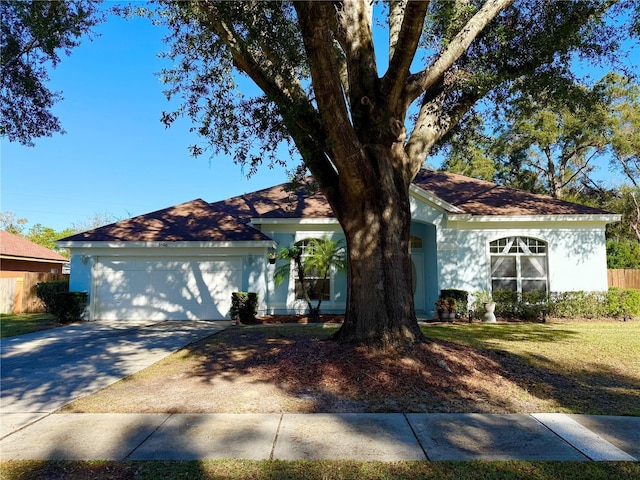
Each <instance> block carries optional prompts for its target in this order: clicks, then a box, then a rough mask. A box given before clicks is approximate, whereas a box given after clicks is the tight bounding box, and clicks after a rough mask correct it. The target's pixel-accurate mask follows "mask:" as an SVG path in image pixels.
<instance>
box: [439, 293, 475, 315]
mask: <svg viewBox="0 0 640 480" xmlns="http://www.w3.org/2000/svg"><path fill="white" fill-rule="evenodd" d="M440 298H441V299H447V298H453V299H454V300H455V310H456V314H458V315H461V316H464V317H466V316H467V311H468V309H469V293H468V292H467V291H466V290H456V289H454V288H449V289H443V290H440Z"/></svg>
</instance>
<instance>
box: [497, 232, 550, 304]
mask: <svg viewBox="0 0 640 480" xmlns="http://www.w3.org/2000/svg"><path fill="white" fill-rule="evenodd" d="M489 252H490V254H491V289H492V291H496V290H509V291H512V292H518V293H520V294H522V293H527V292H542V293H547V284H548V274H547V244H546V242H543V241H542V240H538V239H535V238H529V237H507V238H500V239H498V240H494V241H493V242H491V243H490V244H489Z"/></svg>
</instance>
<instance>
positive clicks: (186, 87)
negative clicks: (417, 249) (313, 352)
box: [158, 0, 634, 346]
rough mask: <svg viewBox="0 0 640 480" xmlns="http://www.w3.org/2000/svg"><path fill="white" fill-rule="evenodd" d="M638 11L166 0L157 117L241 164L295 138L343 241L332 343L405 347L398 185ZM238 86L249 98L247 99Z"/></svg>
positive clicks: (403, 235)
mask: <svg viewBox="0 0 640 480" xmlns="http://www.w3.org/2000/svg"><path fill="white" fill-rule="evenodd" d="M633 6H634V4H633V3H632V2H630V3H625V2H615V1H597V0H596V1H590V0H579V1H562V2H547V1H530V0H522V1H514V0H489V1H472V0H457V1H449V2H435V1H432V2H429V1H425V2H407V1H398V2H384V3H382V2H371V1H369V0H360V1H359V0H354V1H334V2H293V3H289V2H260V1H248V2H217V1H213V0H199V1H194V2H173V1H161V2H160V7H161V8H160V12H159V13H160V17H158V18H159V19H160V21H163V22H165V23H166V24H167V25H168V26H169V27H170V28H171V35H170V37H169V39H168V40H169V42H170V44H171V47H172V48H171V52H170V53H169V54H168V56H169V57H170V58H171V59H173V60H174V63H175V67H174V68H171V69H168V70H166V71H165V72H164V80H165V81H166V82H167V83H168V84H170V85H171V87H170V88H169V90H168V92H167V93H168V95H169V96H170V97H175V96H178V97H181V98H182V99H183V106H182V109H181V110H180V111H177V112H165V113H164V121H165V122H167V123H171V121H172V120H174V119H175V118H176V117H177V116H178V115H180V114H187V115H189V116H190V117H191V118H192V119H193V120H194V123H195V125H196V127H195V129H196V130H197V131H198V133H200V134H201V135H202V136H203V137H205V138H206V139H207V141H208V142H209V144H208V146H209V147H212V148H213V149H214V151H216V152H217V151H224V152H227V153H233V154H234V155H235V156H236V159H237V161H239V162H241V163H248V164H249V165H251V167H252V168H257V167H258V165H259V164H260V163H262V162H263V161H265V160H267V161H269V162H274V161H280V160H281V158H280V157H278V151H277V145H278V144H279V143H281V142H283V141H285V142H286V141H290V142H291V144H290V145H291V147H292V148H295V149H297V151H298V152H299V154H300V156H301V158H302V161H303V164H304V168H306V169H308V171H310V172H311V174H312V175H313V178H314V180H315V182H316V183H317V185H318V187H319V188H320V189H321V191H322V192H323V193H324V194H325V196H326V197H327V200H328V201H329V203H330V204H331V206H332V208H333V211H334V213H335V215H336V217H337V219H338V221H339V222H340V225H341V226H342V228H343V230H344V233H345V235H346V239H347V248H348V272H347V275H348V292H347V308H346V318H345V322H344V324H343V326H342V328H341V329H340V330H339V331H338V332H337V334H336V338H337V339H338V340H340V341H346V342H358V343H362V342H364V343H370V344H377V345H383V346H397V345H410V344H412V343H414V342H416V341H420V340H421V339H422V334H421V332H420V329H419V328H418V324H417V321H416V315H415V311H414V307H413V298H412V288H411V259H410V253H409V239H410V222H411V214H410V207H409V186H410V184H411V182H412V180H413V179H414V177H415V175H416V174H417V173H418V171H419V170H420V168H421V167H422V166H423V164H424V162H425V159H426V158H427V157H428V156H429V154H430V151H431V150H432V148H433V147H434V145H435V144H436V143H437V142H438V141H439V140H440V139H441V138H442V137H443V135H445V134H447V133H448V132H450V130H451V129H452V128H453V127H454V126H455V125H456V124H457V123H458V122H459V121H460V120H461V119H463V118H464V117H465V116H466V115H468V114H469V113H470V112H471V110H472V109H473V107H474V105H475V104H477V102H479V101H480V100H482V99H483V98H485V97H487V96H493V97H494V99H499V97H500V96H501V95H502V96H506V95H508V92H509V91H510V90H512V89H518V88H521V87H522V86H526V87H527V88H534V87H535V86H536V85H541V86H542V85H549V84H552V83H553V80H554V79H555V78H567V77H568V76H570V75H571V73H570V68H569V65H570V61H571V59H572V58H574V56H575V55H581V56H582V57H583V58H596V57H600V56H602V55H607V54H611V53H612V52H615V51H616V49H617V48H618V46H619V45H618V41H619V40H620V39H621V37H622V36H623V34H624V33H627V32H623V30H621V29H620V28H618V27H617V26H615V25H613V24H611V23H607V21H606V20H607V15H610V14H611V12H612V9H616V8H618V9H622V8H626V7H631V8H633ZM379 24H380V25H379ZM381 25H382V26H381ZM380 30H383V31H385V32H386V38H385V39H384V42H383V46H382V47H381V46H380V35H379V31H380ZM383 49H384V54H383ZM237 73H240V74H241V75H240V76H238V75H237ZM247 78H248V79H250V80H251V81H252V82H253V83H254V84H255V85H257V87H259V90H260V93H259V94H256V95H252V94H250V93H248V92H249V90H247V87H246V83H247V82H246V79H247ZM240 91H243V92H244V94H245V95H242V94H241V93H239V92H240ZM257 145H259V146H260V147H261V150H260V153H259V154H256V153H255V151H256V150H255V148H256V146H257ZM205 149H206V148H203V147H202V146H194V147H193V150H194V153H201V152H202V151H203V150H205ZM300 171H303V169H301V170H300Z"/></svg>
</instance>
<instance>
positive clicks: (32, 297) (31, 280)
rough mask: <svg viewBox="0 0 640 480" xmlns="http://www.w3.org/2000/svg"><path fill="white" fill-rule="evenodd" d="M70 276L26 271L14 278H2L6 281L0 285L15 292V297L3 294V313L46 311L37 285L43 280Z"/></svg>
mask: <svg viewBox="0 0 640 480" xmlns="http://www.w3.org/2000/svg"><path fill="white" fill-rule="evenodd" d="M68 278H69V276H68V275H60V274H57V273H39V272H24V273H21V274H19V276H16V277H13V278H2V279H0V280H2V282H4V283H2V284H1V285H0V286H1V287H2V288H3V290H5V293H8V292H12V293H13V295H12V297H13V298H9V297H8V296H7V295H3V296H2V297H3V298H2V306H1V309H2V313H11V312H13V313H37V312H44V305H42V302H41V301H40V299H39V298H38V297H37V296H36V292H35V286H36V285H37V284H38V283H41V282H54V281H56V280H66V279H68ZM9 295H10V294H9ZM10 296H11V295H10ZM5 297H7V298H5ZM11 301H13V302H12V303H13V306H12V307H11V306H10V305H9V304H10V303H11Z"/></svg>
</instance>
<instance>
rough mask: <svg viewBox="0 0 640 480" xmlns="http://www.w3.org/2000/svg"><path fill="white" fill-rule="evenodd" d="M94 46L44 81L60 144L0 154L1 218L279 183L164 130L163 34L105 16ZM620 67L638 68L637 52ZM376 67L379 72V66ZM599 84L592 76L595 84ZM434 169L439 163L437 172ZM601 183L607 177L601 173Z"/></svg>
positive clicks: (53, 141)
mask: <svg viewBox="0 0 640 480" xmlns="http://www.w3.org/2000/svg"><path fill="white" fill-rule="evenodd" d="M97 31H98V32H99V33H100V34H101V36H99V37H97V38H95V39H94V40H93V41H88V40H86V41H84V42H83V43H82V45H81V46H80V47H78V48H77V49H75V50H74V51H73V52H72V54H71V56H70V57H63V58H62V61H61V63H60V64H59V65H58V67H57V68H56V69H55V70H53V71H52V72H51V83H50V84H49V85H50V87H51V89H52V90H54V91H60V90H61V91H62V92H63V95H64V100H63V101H61V102H59V103H58V104H57V105H56V107H55V108H54V112H55V113H56V115H57V116H58V117H59V118H60V120H61V123H62V126H63V128H64V129H65V130H66V132H67V133H66V134H65V135H59V134H56V135H54V136H53V137H51V138H41V139H38V140H36V142H35V143H36V145H35V147H23V146H21V145H19V144H17V143H9V142H8V141H6V139H2V141H1V144H0V160H1V163H0V178H1V180H0V189H1V194H0V210H2V211H3V212H7V211H10V212H13V213H15V215H16V217H17V218H26V219H27V220H28V221H29V223H28V225H27V228H28V227H30V226H32V225H34V224H36V223H40V224H42V225H44V226H47V227H52V228H54V229H56V230H62V229H64V228H67V227H71V226H73V225H74V224H75V225H78V224H83V223H86V222H87V221H88V220H89V219H90V218H91V217H92V216H95V215H101V216H112V217H115V219H121V218H127V217H130V216H134V215H140V214H143V213H147V212H152V211H155V210H159V209H162V208H166V207H169V206H172V205H175V204H178V203H182V202H186V201H189V200H193V199H196V198H202V199H204V200H206V201H209V202H213V201H217V200H221V199H224V198H227V197H231V196H234V195H241V194H243V193H246V192H251V191H254V190H258V189H260V188H266V187H269V186H272V185H275V184H278V183H281V182H284V181H286V179H287V176H286V172H285V170H284V169H283V168H280V167H275V168H274V169H273V170H269V169H268V168H266V167H263V168H262V169H260V170H259V172H258V173H257V174H256V175H255V176H254V177H252V178H251V179H247V178H246V175H244V173H243V171H242V169H241V167H240V166H238V165H236V164H234V163H233V161H232V160H231V159H230V158H227V157H224V156H218V157H214V158H209V156H208V154H205V155H203V156H201V157H198V158H193V157H191V156H190V155H189V152H188V150H187V147H188V146H189V145H193V144H194V143H198V142H199V140H200V139H198V137H197V136H196V135H195V134H192V133H189V131H188V130H189V127H190V124H189V122H188V121H187V120H181V121H178V122H176V123H175V124H174V125H173V126H172V127H171V128H170V129H166V128H165V127H164V125H163V124H162V123H161V122H160V117H161V113H162V111H163V110H167V109H168V107H169V104H168V103H167V100H166V99H165V96H164V94H163V93H162V90H163V86H162V84H161V83H160V81H159V79H158V77H157V76H155V75H154V73H156V72H158V71H160V70H161V69H162V68H163V67H167V66H168V64H167V63H166V62H167V61H166V60H161V59H159V58H157V53H159V52H161V51H163V50H165V49H166V48H167V47H166V46H165V45H164V44H163V42H162V37H163V35H164V31H163V30H162V29H161V28H159V27H157V26H152V25H151V24H150V22H148V21H147V20H145V19H139V18H136V19H131V20H124V19H122V18H118V17H114V16H109V18H108V20H107V21H106V22H105V23H103V24H101V25H99V26H98V28H97ZM633 56H634V57H636V58H635V59H634V58H628V59H626V60H627V63H628V65H635V66H636V67H637V65H638V64H640V59H638V58H637V57H638V51H637V50H636V51H635V54H634V55H633ZM381 67H382V65H381ZM597 78H599V76H598V77H597ZM435 163H437V162H435ZM600 175H601V176H602V177H601V178H605V179H607V178H609V177H610V176H611V175H610V173H609V172H608V171H607V169H606V167H604V168H602V169H601V171H600Z"/></svg>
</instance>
